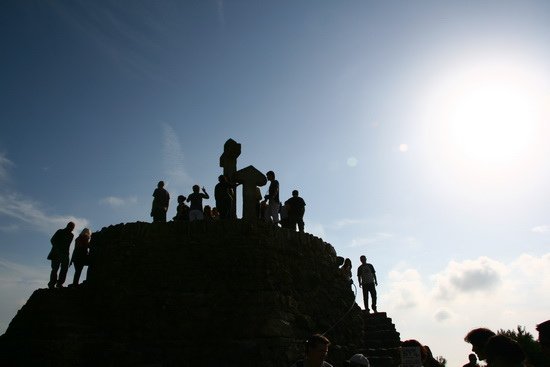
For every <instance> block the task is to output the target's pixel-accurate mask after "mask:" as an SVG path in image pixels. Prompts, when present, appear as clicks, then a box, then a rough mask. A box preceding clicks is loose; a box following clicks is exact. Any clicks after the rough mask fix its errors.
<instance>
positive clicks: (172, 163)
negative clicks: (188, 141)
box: [163, 124, 192, 186]
mask: <svg viewBox="0 0 550 367" xmlns="http://www.w3.org/2000/svg"><path fill="white" fill-rule="evenodd" d="M163 130H164V141H163V153H164V166H165V171H166V175H167V176H168V180H169V181H170V182H171V183H172V184H176V185H181V186H185V185H189V184H192V180H191V178H190V176H189V175H188V174H187V170H186V169H185V164H184V162H185V156H184V154H183V149H182V148H181V144H180V139H179V137H178V135H177V134H176V132H175V131H174V129H173V128H172V126H170V125H169V124H163Z"/></svg>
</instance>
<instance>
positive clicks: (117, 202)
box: [100, 196, 137, 208]
mask: <svg viewBox="0 0 550 367" xmlns="http://www.w3.org/2000/svg"><path fill="white" fill-rule="evenodd" d="M100 203H101V204H104V205H109V206H111V207H113V208H118V207H121V206H125V205H129V204H135V203H137V198H136V197H134V196H132V197H128V198H119V197H116V196H107V197H106V198H103V199H101V200H100Z"/></svg>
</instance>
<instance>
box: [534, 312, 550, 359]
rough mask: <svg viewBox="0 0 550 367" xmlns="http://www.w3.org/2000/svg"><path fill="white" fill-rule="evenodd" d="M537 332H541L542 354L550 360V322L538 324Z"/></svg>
mask: <svg viewBox="0 0 550 367" xmlns="http://www.w3.org/2000/svg"><path fill="white" fill-rule="evenodd" d="M537 331H538V332H539V344H540V347H541V348H542V352H543V353H544V354H545V355H546V356H547V357H549V358H550V320H547V321H545V322H541V323H540V324H538V325H537Z"/></svg>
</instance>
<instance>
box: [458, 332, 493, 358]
mask: <svg viewBox="0 0 550 367" xmlns="http://www.w3.org/2000/svg"><path fill="white" fill-rule="evenodd" d="M493 336H495V333H494V332H493V331H491V330H489V329H487V328H483V327H482V328H477V329H473V330H471V331H470V332H469V333H468V334H466V336H465V337H464V341H465V342H467V343H470V344H472V352H474V353H475V354H477V358H478V359H479V360H480V361H483V360H485V358H486V357H485V345H486V344H487V342H488V341H489V339H490V338H491V337H493Z"/></svg>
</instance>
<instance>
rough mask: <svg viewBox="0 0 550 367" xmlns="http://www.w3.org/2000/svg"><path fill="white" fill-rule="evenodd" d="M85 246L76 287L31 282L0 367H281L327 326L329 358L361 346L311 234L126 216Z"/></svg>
mask: <svg viewBox="0 0 550 367" xmlns="http://www.w3.org/2000/svg"><path fill="white" fill-rule="evenodd" d="M92 250H93V251H92V261H93V262H92V265H91V266H90V271H89V273H88V279H87V282H86V283H85V284H84V285H81V286H78V287H76V288H65V289H53V290H49V289H39V290H37V291H35V292H34V294H33V295H32V296H31V297H30V299H29V300H28V302H27V304H26V305H25V306H24V307H23V308H22V309H21V310H20V311H19V312H18V313H17V315H16V316H15V318H14V319H13V320H12V322H11V323H10V326H9V328H8V330H7V332H6V333H5V334H4V335H3V336H1V337H0V358H1V359H0V365H2V366H29V365H33V366H41V367H46V366H58V367H59V366H264V367H270V366H281V367H282V366H289V365H290V364H291V363H292V362H293V361H294V360H296V359H298V358H299V357H300V356H301V354H302V351H303V340H304V338H306V337H307V336H308V335H309V334H311V333H312V332H324V331H326V330H329V329H330V330H329V331H328V333H327V334H326V335H327V337H328V338H329V339H330V340H331V341H332V343H333V347H332V348H331V352H330V354H329V360H331V361H332V362H333V363H334V364H335V365H340V364H341V362H342V361H343V360H344V359H346V358H349V356H350V355H352V354H353V353H355V351H356V350H359V349H361V348H364V346H365V344H364V343H363V333H364V325H363V315H362V313H361V311H360V309H359V307H358V306H357V305H355V306H354V307H352V308H351V310H350V306H351V305H352V304H353V302H354V295H353V292H352V291H351V289H350V287H349V284H348V283H347V282H346V281H345V280H344V279H343V278H342V277H341V276H340V275H339V273H338V264H339V262H338V258H337V256H336V252H335V250H334V248H333V247H332V246H331V245H329V244H328V243H326V242H324V241H323V240H321V239H320V238H317V237H314V236H312V235H309V234H304V233H297V232H292V231H288V230H285V229H281V228H277V227H274V226H272V225H268V224H265V223H256V222H247V221H244V220H234V221H214V222H205V221H197V222H192V223H188V222H184V223H181V222H180V223H174V222H170V223H152V224H151V223H140V222H138V223H128V224H119V225H116V226H110V227H108V228H103V229H102V230H101V231H99V232H96V233H94V234H93V236H92ZM348 310H350V312H349V313H348V314H346V312H347V311H348ZM345 314H346V315H345ZM344 315H345V317H343V316H344ZM369 320H370V319H369ZM375 320H377V319H375ZM390 323H391V321H390ZM335 324H336V325H335ZM392 325H393V324H392ZM367 327H368V326H367ZM394 331H395V328H394ZM380 332H381V334H380V337H381V338H384V340H386V339H388V340H390V339H391V341H392V343H393V341H394V339H393V338H394V337H395V335H389V334H388V335H386V334H384V333H383V331H380ZM397 338H398V334H397ZM370 343H373V341H369V343H368V344H366V345H367V347H369V344H370ZM382 344H383V343H382ZM374 348H378V346H375V347H374Z"/></svg>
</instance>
